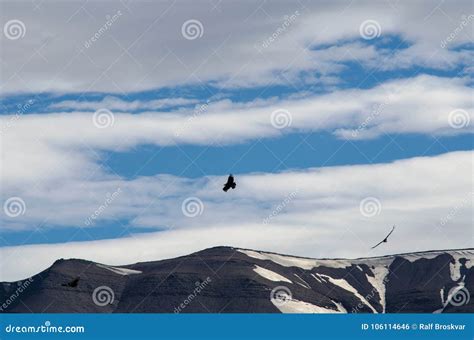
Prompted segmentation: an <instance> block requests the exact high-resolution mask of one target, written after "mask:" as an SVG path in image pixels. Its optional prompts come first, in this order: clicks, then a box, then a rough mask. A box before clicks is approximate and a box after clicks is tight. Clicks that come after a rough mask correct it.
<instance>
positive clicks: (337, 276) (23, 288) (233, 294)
mask: <svg viewBox="0 0 474 340" xmlns="http://www.w3.org/2000/svg"><path fill="white" fill-rule="evenodd" d="M473 263H474V250H473V249H465V250H446V251H432V252H424V253H413V254H402V255H393V256H385V257H376V258H363V259H355V260H346V259H335V260H330V259H322V260H316V259H308V258H300V257H292V256H287V255H280V254H274V253H268V252H261V251H252V250H244V249H236V248H231V247H216V248H211V249H206V250H203V251H200V252H197V253H194V254H191V255H187V256H183V257H178V258H174V259H168V260H162V261H156V262H145V263H137V264H133V265H129V266H123V267H113V266H107V265H103V264H97V263H94V262H89V261H84V260H77V259H71V260H58V261H56V262H55V263H54V264H53V265H52V266H51V267H50V268H48V269H46V270H45V271H43V272H41V273H39V274H37V275H35V276H33V277H32V278H30V279H27V280H24V281H19V282H11V283H6V282H4V283H1V284H0V303H3V305H0V311H1V312H7V313H41V312H44V313H115V312H116V313H209V312H211V313H280V312H285V313H291V312H293V313H294V312H297V313H315V312H316V313H330V312H333V313H337V312H348V313H351V312H353V313H374V312H377V313H383V312H386V313H415V312H417V313H433V312H444V313H446V312H458V313H472V312H474V297H473V299H470V296H469V292H474V269H473V268H472V267H471V266H472V264H473ZM77 278H79V279H78V280H77ZM76 280H77V282H76ZM71 282H72V283H73V284H71ZM71 285H72V286H73V287H71ZM450 292H451V294H450ZM289 294H291V297H289Z"/></svg>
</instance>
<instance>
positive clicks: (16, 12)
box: [1, 0, 474, 94]
mask: <svg viewBox="0 0 474 340" xmlns="http://www.w3.org/2000/svg"><path fill="white" fill-rule="evenodd" d="M2 12H3V15H2V17H3V18H4V19H5V21H7V20H9V19H21V21H22V22H23V23H24V26H25V29H24V36H23V37H22V38H21V39H15V40H10V39H7V38H6V37H5V36H3V35H2V45H3V47H4V48H3V50H2V61H3V63H4V65H3V66H2V69H3V73H4V74H3V76H2V87H1V88H2V92H4V93H19V92H33V93H36V92H48V91H53V92H83V91H86V92H87V91H92V92H96V91H99V92H109V93H112V92H115V93H124V94H128V93H129V92H133V91H143V90H148V89H154V88H159V87H166V86H175V85H179V84H199V85H202V86H204V87H205V86H206V84H207V83H208V82H213V83H214V84H216V85H218V86H219V87H222V88H228V87H252V86H266V85H269V84H275V83H277V84H278V83H280V84H287V85H291V86H296V87H298V84H301V83H309V84H318V83H324V84H332V83H333V82H334V81H335V80H336V81H340V80H341V79H338V78H337V75H338V74H339V73H340V72H341V71H342V70H344V69H347V67H348V66H347V65H346V64H345V63H347V62H348V61H351V62H355V63H356V64H361V65H363V66H364V67H367V68H369V69H372V68H378V69H382V70H394V69H396V70H400V69H409V68H412V67H424V68H433V69H438V70H453V69H455V68H458V67H461V68H468V67H469V66H470V60H472V57H473V55H472V51H471V50H470V49H467V48H465V45H466V44H469V42H471V41H472V38H473V37H472V24H473V21H474V20H472V18H471V17H470V15H472V6H471V3H470V1H467V0H466V1H456V2H443V3H440V4H438V3H433V2H432V1H416V2H410V3H408V2H397V3H395V2H374V1H358V2H357V4H356V3H350V2H345V1H336V2H326V3H321V2H306V3H305V4H304V5H302V4H300V3H299V2H296V3H292V2H276V3H275V2H272V3H266V2H256V3H254V4H250V3H245V4H239V3H233V2H219V3H218V4H213V3H212V2H208V3H192V2H172V1H170V2H166V1H162V2H140V1H137V2H127V3H125V2H120V3H115V2H88V3H87V2H75V3H74V4H70V3H58V2H56V1H43V2H42V3H41V5H36V4H33V3H32V4H31V5H29V4H25V3H24V2H6V3H3V4H2ZM190 19H191V20H197V21H198V22H199V25H197V26H196V27H197V34H196V36H195V37H194V36H191V39H189V38H190V36H186V35H185V34H183V32H186V30H184V29H183V25H184V23H185V22H187V21H188V20H190ZM463 23H464V24H463ZM393 37H397V39H398V40H396V41H395V43H393V46H392V48H387V47H386V44H387V42H389V41H390V39H391V38H393ZM193 38H194V39H193ZM372 42H380V44H379V45H369V43H372ZM393 47H395V49H393ZM237 51H238V52H237ZM310 75H311V76H310ZM334 76H336V78H334Z"/></svg>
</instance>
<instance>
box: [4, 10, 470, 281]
mask: <svg viewBox="0 0 474 340" xmlns="http://www.w3.org/2000/svg"><path fill="white" fill-rule="evenodd" d="M428 4H430V3H429V2H428ZM3 6H4V7H5V11H4V13H5V14H3V15H2V24H4V25H5V26H6V25H7V24H9V25H13V24H16V25H19V27H20V35H19V36H18V37H15V36H14V37H12V36H9V35H7V34H5V32H4V35H3V36H2V40H1V44H2V47H3V49H2V50H3V52H2V56H1V57H2V62H3V65H2V68H3V69H4V70H5V72H4V75H3V76H2V84H1V86H2V105H1V106H0V116H1V119H2V127H1V130H2V137H3V140H2V141H3V144H4V149H3V150H4V151H3V156H2V158H3V162H2V164H3V166H4V167H5V169H4V170H5V171H4V174H3V175H2V177H3V178H2V183H3V192H2V201H3V202H4V211H3V212H4V214H3V215H2V226H1V230H0V231H1V235H0V236H1V237H0V247H1V248H2V249H3V250H4V252H5V254H7V255H8V254H12V253H14V252H16V251H20V250H21V251H31V252H32V253H33V254H39V256H38V258H39V259H41V261H39V262H38V263H35V264H34V265H29V266H28V265H25V267H24V268H23V269H22V270H23V271H22V273H23V272H27V271H28V270H33V269H32V268H33V267H34V266H36V267H34V268H38V267H41V266H42V265H43V264H44V263H45V262H47V261H49V260H50V259H51V258H52V256H55V255H58V256H59V255H61V257H67V256H69V255H70V256H82V257H88V258H94V259H97V260H102V261H108V260H109V259H110V258H109V257H107V255H105V249H109V250H110V248H111V247H113V248H114V249H118V248H119V247H122V246H124V245H125V246H126V244H127V242H132V241H131V240H141V241H143V240H144V239H143V237H146V235H148V236H149V239H150V240H151V239H153V240H155V242H156V244H157V245H158V246H159V247H161V248H162V249H165V250H166V249H171V248H173V245H175V244H182V246H181V247H178V248H179V251H178V248H176V247H174V249H175V250H174V251H171V250H166V251H165V250H163V251H162V252H161V253H160V252H157V253H153V254H152V255H150V254H146V255H143V254H141V253H140V254H141V255H140V256H138V255H137V256H129V257H126V256H121V257H120V258H119V260H117V261H119V262H120V261H125V262H126V261H134V260H143V259H150V258H149V257H150V256H155V257H156V256H157V257H160V256H165V255H177V254H178V253H183V252H186V251H191V250H197V249H199V247H201V246H212V245H220V244H231V245H233V244H234V243H233V242H235V245H236V246H246V247H249V248H251V247H260V248H265V249H267V250H275V251H280V252H293V253H299V255H305V256H318V255H322V256H362V255H367V254H366V251H365V249H366V248H367V245H366V244H365V243H364V242H363V241H360V242H359V243H360V244H359V245H358V246H354V247H353V248H351V250H350V251H346V250H344V252H342V253H341V252H339V251H338V250H342V249H347V247H346V246H345V244H346V243H345V242H349V241H350V240H351V239H353V238H354V235H355V237H356V238H358V239H359V240H362V239H364V238H365V237H367V235H372V233H371V231H373V230H374V228H375V229H376V230H379V229H378V228H380V232H382V231H383V230H384V229H383V228H384V226H385V225H386V224H387V223H388V224H390V223H389V222H388V220H390V219H391V218H392V219H393V218H398V219H400V220H403V222H404V223H405V225H406V226H407V227H406V229H405V232H404V231H401V232H400V237H408V236H407V235H409V230H410V229H411V228H416V230H418V231H419V232H423V231H424V230H426V228H430V226H432V225H433V224H437V225H440V223H441V222H439V221H442V220H443V219H446V216H450V211H452V210H453V209H454V208H456V207H458V206H459V205H461V208H456V209H455V210H456V211H457V212H458V211H461V212H459V213H456V214H455V215H456V216H455V218H456V220H455V221H454V222H452V223H453V224H454V225H455V226H456V227H453V228H455V230H456V231H454V232H452V233H451V234H450V237H449V238H446V235H444V233H446V230H445V229H443V228H441V227H440V228H438V229H440V230H438V231H439V233H437V234H436V235H432V237H430V238H429V239H427V240H425V241H424V242H421V244H420V245H415V244H412V243H410V244H407V245H399V246H396V247H394V248H391V249H387V250H382V251H384V252H397V251H413V250H424V249H425V248H436V247H463V246H466V243H465V242H464V241H463V240H465V239H466V237H465V236H466V232H467V231H468V230H469V222H468V220H469V213H468V211H467V210H468V209H467V208H468V207H467V206H466V204H464V203H462V202H464V198H463V197H465V196H466V193H465V192H462V190H460V189H459V188H463V187H464V188H465V189H466V190H469V181H470V180H469V178H467V177H466V174H467V173H469V170H472V162H469V161H466V159H469V155H470V154H471V153H470V152H471V151H472V149H473V139H472V132H473V130H472V122H471V120H472V114H473V112H472V109H473V107H472V87H473V86H472V85H473V83H472V78H471V76H472V70H473V68H472V67H473V66H472V60H473V59H472V57H473V56H474V50H473V45H472V29H470V28H469V27H472V23H473V21H474V20H472V18H471V16H472V15H471V16H469V13H470V12H469V10H471V11H472V6H469V2H462V1H461V2H458V3H456V4H442V5H440V6H441V7H435V6H428V5H427V4H425V5H424V6H423V4H422V3H420V4H413V5H408V4H396V5H395V4H391V5H389V4H377V5H374V4H371V5H370V6H368V5H367V4H360V5H359V6H355V5H352V4H346V3H345V2H342V1H341V2H335V3H334V4H316V3H311V2H302V3H293V4H292V3H286V4H285V3H280V4H278V5H274V6H269V5H268V4H265V3H258V4H252V5H250V4H221V5H219V4H218V6H217V7H216V6H215V4H211V3H209V4H208V5H203V6H202V7H201V8H195V5H191V4H189V5H187V6H183V5H182V4H176V3H174V2H172V1H170V2H169V3H165V2H163V3H159V4H144V3H139V2H131V3H128V4H125V3H121V4H111V3H100V2H94V1H92V2H90V3H87V4H81V6H77V8H72V7H74V6H75V5H70V6H66V5H64V4H61V5H59V6H56V7H55V6H53V4H52V3H50V2H48V1H46V2H45V3H44V4H43V5H42V6H40V8H33V7H32V6H31V5H30V4H25V3H23V4H13V3H8V4H4V5H3ZM347 6H348V7H347ZM160 13H161V14H162V15H159V14H160ZM53 15H54V16H55V18H58V19H57V20H56V21H55V22H54V23H52V22H51V20H50V18H51V16H53ZM106 15H108V16H107V17H106ZM104 18H105V19H104ZM111 18H112V19H111ZM190 18H192V19H193V20H195V21H197V22H198V23H197V29H198V35H197V36H191V37H190V36H186V34H185V33H183V32H184V31H183V30H184V24H185V22H186V19H190ZM15 20H17V21H16V22H13V21H15ZM111 20H112V21H111ZM18 21H20V23H18ZM76 21H77V22H76ZM12 22H13V24H12ZM74 23H75V24H74ZM177 23H179V25H178V24H177ZM182 25H183V27H182ZM73 27H75V28H73ZM103 27H106V29H103ZM22 33H23V34H22ZM199 33H201V34H199ZM94 36H95V37H96V38H97V37H98V38H97V39H96V41H94V42H93V43H92V44H90V46H85V44H84V42H85V41H89V42H90V41H91V40H90V39H91V37H94ZM268 37H273V38H274V41H273V42H272V43H271V44H269V45H268V46H266V47H264V48H263V47H262V46H263V45H261V42H262V41H267V42H268ZM266 39H267V40H266ZM446 39H449V41H448V42H447V40H446ZM445 45H446V46H445ZM278 115H281V116H280V118H281V119H283V126H277V125H278V124H279V123H278V122H277V121H276V120H275V119H274V116H278ZM98 117H100V118H98ZM100 119H104V121H102V120H100ZM285 119H286V121H285ZM453 162H454V163H453ZM425 164H436V166H433V165H429V166H427V165H425ZM456 166H457V168H456ZM427 167H428V169H427ZM443 168H445V169H446V171H445V173H446V174H449V173H451V171H455V169H459V172H460V173H459V176H456V177H459V178H455V179H452V180H453V181H457V182H456V183H455V184H450V183H448V182H447V180H446V178H444V177H443V178H441V176H445V175H444V174H440V173H439V172H438V171H440V170H439V169H443ZM463 171H466V172H465V173H464V172H463ZM359 172H360V173H367V174H371V175H360V176H361V177H360V178H359V177H357V176H359ZM441 172H443V171H441ZM229 173H233V174H235V175H236V179H237V183H238V186H237V189H236V190H235V191H231V192H229V193H228V194H226V195H225V196H222V195H223V194H222V192H221V191H220V185H221V184H222V183H223V182H224V181H225V180H226V176H227V175H228V174H229ZM352 173H354V174H358V175H357V176H354V178H352V176H351V175H350V174H352ZM379 174H380V178H379ZM399 174H406V176H408V177H411V176H412V174H419V175H420V183H417V180H414V181H412V182H410V181H405V180H404V179H403V177H402V178H400V177H399ZM306 176H310V177H308V178H309V179H310V182H311V183H313V181H314V183H315V184H317V183H319V184H318V185H319V186H318V185H306V184H304V183H299V184H298V185H295V186H294V187H288V183H293V182H292V180H293V179H294V178H296V179H298V178H301V179H303V178H307V177H306ZM400 176H401V175H400ZM287 177H288V178H287ZM282 178H285V180H284V181H283V182H282V180H281V179H282ZM391 178H393V181H392V180H391ZM323 179H324V181H323ZM415 179H416V177H415ZM287 181H288V182H287ZM267 182H268V183H267ZM395 182H397V183H398V182H400V184H399V185H398V186H397V184H396V183H395ZM260 183H267V184H268V186H267V187H264V188H263V189H258V188H259V185H260ZM342 183H344V184H345V185H347V189H346V193H344V190H342V191H341V189H340V188H339V185H342ZM466 183H467V185H466ZM471 188H472V180H471ZM257 189H258V190H257ZM398 189H399V190H400V192H398V191H397V190H398ZM117 190H118V191H119V192H120V193H119V194H117V195H116V197H115V196H113V198H112V199H110V197H112V196H111V193H112V192H117ZM262 190H263V191H262ZM292 192H300V195H299V196H298V195H296V198H295V199H294V200H293V201H292V202H291V203H290V204H289V205H288V206H285V208H284V209H283V211H282V212H279V213H278V216H276V217H275V218H274V219H272V223H271V225H269V226H268V225H265V226H262V222H261V221H262V219H264V218H265V216H267V215H268V214H272V210H274V209H275V207H276V206H278V205H279V204H281V202H282V200H283V201H284V200H285V197H286V196H288V195H289V194H291V193H292ZM394 192H397V193H396V194H395V193H394ZM467 194H468V193H467ZM189 197H191V198H197V199H198V203H199V204H201V205H200V206H199V207H200V209H203V211H201V213H200V214H198V216H193V217H192V218H189V216H187V215H186V213H184V210H183V209H184V206H182V203H183V202H185V201H186V198H189ZM368 197H369V198H375V199H376V203H377V204H378V209H379V210H380V211H378V212H377V214H376V216H371V218H367V216H365V215H364V214H363V213H362V210H361V209H362V206H360V205H359V203H361V202H363V201H364V198H368ZM11 198H15V199H19V203H20V204H19V205H20V210H21V213H20V214H19V215H16V213H15V212H12V211H9V210H8V207H7V205H6V202H8V201H9V199H11ZM435 198H436V199H435ZM109 199H110V200H109ZM431 199H433V202H431ZM108 200H109V201H110V202H109V201H108ZM17 201H18V200H17ZM428 202H431V203H428ZM453 202H454V203H453ZM459 202H461V203H459ZM199 204H198V205H199ZM414 206H416V207H419V208H418V210H417V212H418V214H414V213H413V207H414ZM453 207H454V208H453ZM98 210H100V212H99V213H96V212H97V211H98ZM182 210H183V211H182ZM93 214H96V215H97V216H96V218H94V222H93V223H92V224H91V225H89V224H86V223H85V222H84V221H85V220H87V218H88V217H90V216H91V215H93ZM12 215H16V216H12ZM416 215H418V216H416ZM331 216H340V219H339V221H337V220H335V219H334V220H333V218H332V217H331ZM421 216H428V217H429V218H428V220H429V221H424V222H420V217H421ZM372 217H373V218H372ZM453 219H454V217H453ZM450 220H451V219H450ZM237 221H238V222H240V223H241V225H239V224H238V223H236V222H237ZM222 225H226V227H227V225H228V228H229V233H235V234H238V235H239V236H238V237H236V239H235V240H234V239H233V238H226V236H225V234H223V235H222V236H219V237H217V236H216V237H206V236H202V235H205V234H204V230H208V229H209V228H210V230H215V228H222ZM349 225H350V226H351V227H350V232H348V231H347V230H342V229H341V228H343V226H344V228H346V226H349ZM408 226H412V227H408ZM272 227H273V228H274V230H279V231H278V233H281V235H286V238H287V239H289V240H291V241H288V242H286V241H281V239H280V238H279V236H272V237H274V239H273V238H272V237H269V238H268V239H267V240H265V241H263V240H262V239H261V238H260V236H259V235H260V233H263V232H265V233H266V234H268V233H270V234H271V235H273V232H272V229H268V228H272ZM424 228H425V229H424ZM456 228H457V229H456ZM327 230H332V231H331V232H327ZM206 232H208V231H206ZM217 234H218V233H217ZM382 234H383V232H382ZM228 235H230V234H228ZM322 235H325V236H324V237H323V236H322ZM376 235H378V234H377V233H376ZM395 236H396V235H395ZM318 237H321V239H318ZM326 237H332V239H333V240H334V239H336V240H340V243H337V242H335V241H331V242H328V241H327V239H326ZM293 238H295V239H293ZM300 238H301V239H304V240H308V239H312V238H313V239H315V240H316V241H315V243H314V244H310V243H306V242H307V241H304V246H301V239H300ZM375 238H377V236H374V239H375ZM119 239H120V241H119ZM196 239H200V240H199V242H197V241H196V242H195V243H193V240H196ZM447 239H449V240H447ZM114 240H115V241H114ZM249 240H252V241H249ZM91 242H92V243H91ZM101 242H102V243H101ZM114 242H122V243H114ZM118 244H120V246H118ZM48 245H49V246H48ZM88 246H91V247H97V248H101V249H104V251H96V252H95V254H96V255H92V254H87V253H84V251H85V250H84V249H86V248H87V247H88ZM35 247H36V248H35ZM315 247H317V248H318V247H319V249H320V250H319V251H315V250H314V248H315ZM417 247H419V248H423V249H418V248H417ZM413 248H417V249H413ZM91 249H92V248H91ZM94 249H96V248H94ZM142 255H143V256H142ZM147 256H148V257H147ZM8 270H10V269H5V271H8ZM19 273H20V271H19V272H18V275H20V274H19ZM12 276H14V275H13V274H12Z"/></svg>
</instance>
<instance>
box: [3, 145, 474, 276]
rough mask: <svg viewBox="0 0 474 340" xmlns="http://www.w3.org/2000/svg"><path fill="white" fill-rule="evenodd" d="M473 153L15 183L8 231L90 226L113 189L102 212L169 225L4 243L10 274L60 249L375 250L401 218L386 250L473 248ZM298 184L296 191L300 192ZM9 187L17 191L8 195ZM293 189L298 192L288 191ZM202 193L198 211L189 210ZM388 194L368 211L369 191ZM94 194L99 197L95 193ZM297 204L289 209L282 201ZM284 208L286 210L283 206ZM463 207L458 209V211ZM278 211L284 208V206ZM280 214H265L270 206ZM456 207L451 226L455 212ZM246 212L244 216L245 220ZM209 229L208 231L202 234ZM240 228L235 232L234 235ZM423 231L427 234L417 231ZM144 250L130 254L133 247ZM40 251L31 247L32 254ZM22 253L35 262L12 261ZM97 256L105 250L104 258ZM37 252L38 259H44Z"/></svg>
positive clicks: (33, 267)
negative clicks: (231, 181) (120, 235)
mask: <svg viewBox="0 0 474 340" xmlns="http://www.w3.org/2000/svg"><path fill="white" fill-rule="evenodd" d="M472 159H473V153H472V152H453V153H448V154H445V155H441V156H436V157H424V158H413V159H407V160H401V161H396V162H393V163H389V164H376V165H353V166H341V167H329V168H320V169H307V170H304V171H298V172H283V173H276V174H247V175H244V174H242V175H239V174H236V178H237V181H238V190H234V191H233V192H232V194H231V195H229V194H226V193H224V192H223V191H222V189H221V187H222V184H223V183H222V182H223V180H224V179H223V178H221V177H204V178H198V179H194V180H191V179H184V178H180V177H175V176H164V175H159V176H154V177H147V178H139V179H136V180H131V181H126V180H122V179H119V178H116V179H108V180H106V179H103V180H93V181H92V180H89V181H88V180H82V181H79V180H69V181H60V182H56V183H55V184H54V185H53V186H51V185H47V184H45V183H43V184H40V185H38V186H37V187H36V188H34V189H32V188H23V190H22V191H15V193H16V195H17V196H19V197H21V198H22V199H23V200H24V202H25V203H26V210H25V213H24V214H22V215H19V216H15V217H10V218H5V219H4V221H3V226H2V228H3V229H4V230H5V228H33V229H34V228H35V227H36V226H37V225H40V224H41V223H43V222H46V221H47V223H48V225H50V227H54V225H59V226H62V225H71V226H81V227H83V228H86V230H87V228H93V227H94V225H95V224H91V225H85V224H84V223H83V222H84V220H85V219H86V218H87V217H88V216H90V215H91V214H92V213H94V211H96V210H97V208H98V207H99V206H101V205H103V201H104V197H107V193H112V192H114V191H117V188H120V189H121V190H120V195H116V197H115V198H114V199H113V201H112V202H111V203H110V204H108V205H107V207H106V208H105V209H102V210H101V213H100V215H99V216H97V219H96V220H95V221H96V222H97V221H99V222H100V220H102V221H104V220H108V221H117V220H123V219H124V218H126V219H128V220H129V223H130V225H131V226H141V227H156V226H167V227H168V231H164V232H159V233H147V235H146V236H144V237H142V236H139V235H136V236H134V237H132V238H128V239H121V240H109V241H96V242H86V243H85V244H81V243H72V244H71V243H67V244H60V245H40V246H25V247H12V248H4V249H2V250H1V255H2V258H3V263H5V266H4V268H3V275H5V277H4V278H7V275H8V278H9V279H11V278H13V277H16V278H20V276H22V275H25V277H26V276H28V275H31V274H33V272H35V271H39V270H40V269H42V267H45V266H47V265H49V264H50V262H52V261H53V260H54V259H56V258H60V257H84V258H88V259H92V260H97V261H101V262H106V263H113V264H119V263H121V264H123V263H128V262H134V261H139V260H140V261H143V260H153V259H157V258H162V257H164V256H175V255H179V254H183V253H186V252H189V251H192V250H198V249H199V248H202V247H206V246H213V245H234V246H240V247H254V248H259V249H269V250H277V251H287V252H289V253H294V254H301V255H306V256H308V255H313V256H364V255H367V254H368V251H369V249H370V244H371V243H372V242H374V241H376V240H378V238H380V235H383V234H384V233H385V232H386V228H387V227H388V226H389V225H392V224H396V225H397V226H398V228H397V232H396V234H394V235H393V236H394V237H393V242H392V243H390V244H389V247H388V248H387V247H386V248H384V249H382V250H377V251H380V253H381V254H382V253H385V252H387V251H388V252H403V251H414V250H426V249H428V248H449V247H469V246H470V245H471V244H470V239H469V238H467V237H466V235H469V234H470V231H471V222H472V221H471V211H470V206H469V205H466V204H460V203H462V202H465V200H466V197H472V186H471V184H472V183H471V172H472V169H471V168H472ZM294 192H297V194H296V195H292V193H294ZM6 194H10V193H9V192H6ZM289 195H291V200H288V199H287V198H288V197H289ZM190 197H193V198H195V199H196V198H197V199H198V201H199V202H200V204H199V213H198V214H186V213H184V212H183V209H182V205H183V202H185V201H186V200H187V199H189V198H190ZM368 197H370V198H372V199H376V200H377V202H378V207H377V209H378V210H377V213H376V214H367V213H366V212H365V209H367V207H364V206H362V205H364V204H365V203H364V202H366V201H367V198H368ZM85 198H87V199H85ZM282 201H285V202H287V203H285V205H284V206H283V207H281V202H282ZM278 207H280V208H278ZM453 207H456V214H452V210H453ZM277 208H278V213H277V214H275V213H273V212H274V211H275V210H276V209H277ZM270 214H271V215H272V218H271V219H270V220H269V221H267V223H264V221H265V218H267V217H268V216H269V215H270ZM447 216H449V223H446V222H444V223H441V222H442V221H446V217H447ZM237 221H238V223H237ZM196 235H202V236H203V237H196ZM229 235H233V236H232V237H231V238H229ZM413 235H423V236H420V237H413ZM124 248H127V249H133V251H130V252H123V249H124ZM30 253H31V254H33V253H34V254H35V256H27V254H30ZM15 254H21V256H27V258H28V259H29V260H28V261H25V262H18V261H11V260H9V259H11V258H12V257H13V256H15ZM93 254H94V255H93ZM33 259H34V260H33Z"/></svg>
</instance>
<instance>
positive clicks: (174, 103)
mask: <svg viewBox="0 0 474 340" xmlns="http://www.w3.org/2000/svg"><path fill="white" fill-rule="evenodd" d="M197 103H199V100H197V99H190V98H164V99H154V100H148V101H144V100H133V101H126V100H122V99H120V98H117V97H114V96H107V97H105V98H104V99H102V100H100V101H76V100H65V101H62V102H58V103H54V104H52V105H50V106H49V108H50V109H59V110H64V109H67V110H77V111H89V110H92V111H96V110H100V109H103V108H106V109H107V110H111V111H128V112H131V111H137V110H163V109H167V108H171V107H178V106H185V105H191V104H197Z"/></svg>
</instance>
